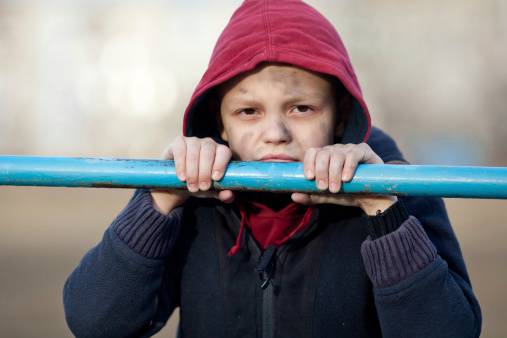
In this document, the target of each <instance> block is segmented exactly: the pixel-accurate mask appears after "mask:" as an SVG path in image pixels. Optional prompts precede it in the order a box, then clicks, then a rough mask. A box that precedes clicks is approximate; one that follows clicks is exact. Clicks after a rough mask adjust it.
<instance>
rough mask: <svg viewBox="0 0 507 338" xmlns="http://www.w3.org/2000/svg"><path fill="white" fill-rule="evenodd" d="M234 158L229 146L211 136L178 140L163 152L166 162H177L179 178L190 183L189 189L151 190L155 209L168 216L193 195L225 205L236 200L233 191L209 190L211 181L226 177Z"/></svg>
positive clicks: (179, 137)
mask: <svg viewBox="0 0 507 338" xmlns="http://www.w3.org/2000/svg"><path fill="white" fill-rule="evenodd" d="M231 156H232V152H231V150H230V149H229V147H227V146H225V145H223V144H218V143H216V142H215V141H214V140H213V139H211V138H209V137H208V138H197V137H184V136H178V137H176V139H175V140H174V141H173V142H172V143H171V144H170V145H169V146H168V147H167V148H166V149H165V150H164V152H163V153H162V159H163V160H174V164H175V167H176V175H177V176H178V178H179V179H180V180H181V181H183V182H185V181H186V182H187V190H162V189H151V196H152V198H153V202H154V207H155V209H157V210H158V211H159V212H161V213H163V214H165V215H167V214H168V213H169V212H171V210H173V209H174V208H176V207H178V206H180V205H182V204H183V203H184V202H185V201H186V200H187V199H188V198H189V197H190V196H196V197H208V198H209V197H214V198H218V199H219V200H221V201H222V202H225V203H231V202H232V201H234V194H233V193H232V191H231V190H222V191H209V188H210V187H211V180H212V179H213V180H215V181H217V180H219V179H221V178H222V177H223V175H224V173H225V169H226V167H227V165H228V164H229V161H230V160H231Z"/></svg>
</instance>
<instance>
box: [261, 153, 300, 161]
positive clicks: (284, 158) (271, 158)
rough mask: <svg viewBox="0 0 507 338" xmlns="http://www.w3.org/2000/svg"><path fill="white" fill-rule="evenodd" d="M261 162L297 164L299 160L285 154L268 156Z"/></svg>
mask: <svg viewBox="0 0 507 338" xmlns="http://www.w3.org/2000/svg"><path fill="white" fill-rule="evenodd" d="M260 161H264V162H297V158H294V157H292V156H289V155H285V154H268V155H266V156H263V157H262V158H261V159H260Z"/></svg>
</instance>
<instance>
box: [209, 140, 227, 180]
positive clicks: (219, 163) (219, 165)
mask: <svg viewBox="0 0 507 338" xmlns="http://www.w3.org/2000/svg"><path fill="white" fill-rule="evenodd" d="M231 156H232V152H231V149H229V147H227V146H224V145H223V144H219V145H217V148H216V153H215V161H214V163H213V174H212V178H213V179H214V180H215V181H218V180H219V179H221V178H222V177H223V176H224V173H225V169H226V168H227V164H229V162H230V160H231Z"/></svg>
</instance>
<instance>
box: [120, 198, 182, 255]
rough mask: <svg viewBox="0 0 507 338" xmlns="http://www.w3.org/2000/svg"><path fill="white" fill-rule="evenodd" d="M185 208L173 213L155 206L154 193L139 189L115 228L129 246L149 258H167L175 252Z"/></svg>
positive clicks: (121, 214) (175, 210)
mask: <svg viewBox="0 0 507 338" xmlns="http://www.w3.org/2000/svg"><path fill="white" fill-rule="evenodd" d="M182 210H183V207H178V208H175V209H174V210H172V211H171V212H170V213H169V215H164V214H162V213H160V212H158V211H157V210H156V209H155V208H154V206H153V199H152V197H151V193H150V191H149V190H147V189H137V190H136V191H135V193H134V195H133V196H132V198H131V199H130V201H129V202H128V204H127V206H126V207H125V208H124V209H123V210H122V211H121V212H120V214H119V215H118V216H117V217H116V218H115V220H114V221H113V223H112V224H111V227H112V228H113V230H114V231H115V232H116V234H117V236H118V238H120V239H121V240H122V241H123V242H124V243H125V244H127V246H128V247H130V248H131V249H132V250H134V251H135V252H137V253H138V254H140V255H142V256H144V257H146V258H164V257H167V256H168V255H169V253H170V252H171V249H172V247H173V246H174V243H175V242H176V240H177V238H178V235H179V232H180V225H181V216H182Z"/></svg>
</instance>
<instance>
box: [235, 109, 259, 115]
mask: <svg viewBox="0 0 507 338" xmlns="http://www.w3.org/2000/svg"><path fill="white" fill-rule="evenodd" d="M238 114H239V116H243V117H253V116H255V115H256V114H257V111H256V110H255V109H254V108H243V109H241V110H239V111H238Z"/></svg>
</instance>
